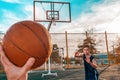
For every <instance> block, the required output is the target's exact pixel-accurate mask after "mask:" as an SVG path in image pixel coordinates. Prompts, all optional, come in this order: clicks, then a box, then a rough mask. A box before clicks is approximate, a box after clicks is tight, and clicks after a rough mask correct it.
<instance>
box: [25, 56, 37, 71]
mask: <svg viewBox="0 0 120 80" xmlns="http://www.w3.org/2000/svg"><path fill="white" fill-rule="evenodd" d="M34 62H35V58H32V57H31V58H29V59H28V60H27V62H26V64H25V65H24V66H23V72H27V71H28V70H29V69H30V68H31V66H32V65H33V64H34Z"/></svg>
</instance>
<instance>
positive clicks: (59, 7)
mask: <svg viewBox="0 0 120 80" xmlns="http://www.w3.org/2000/svg"><path fill="white" fill-rule="evenodd" d="M33 7H34V8H33V17H34V21H35V22H50V21H54V22H71V8H70V3H69V2H51V1H34V6H33Z"/></svg>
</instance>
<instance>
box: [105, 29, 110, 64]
mask: <svg viewBox="0 0 120 80" xmlns="http://www.w3.org/2000/svg"><path fill="white" fill-rule="evenodd" d="M105 41H106V49H107V54H108V64H109V65H110V59H109V56H110V55H109V50H108V40H107V32H106V31H105Z"/></svg>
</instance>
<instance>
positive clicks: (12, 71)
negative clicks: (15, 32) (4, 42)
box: [0, 45, 35, 80]
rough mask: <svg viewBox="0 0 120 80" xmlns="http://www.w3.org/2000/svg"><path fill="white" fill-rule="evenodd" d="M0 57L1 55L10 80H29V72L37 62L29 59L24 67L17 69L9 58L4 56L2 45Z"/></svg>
mask: <svg viewBox="0 0 120 80" xmlns="http://www.w3.org/2000/svg"><path fill="white" fill-rule="evenodd" d="M0 55H1V56H0V57H1V63H2V64H3V67H4V70H5V72H6V75H7V79H8V80H27V78H28V76H27V72H28V71H29V69H30V68H31V66H32V65H33V64H34V62H35V59H34V58H29V59H28V61H27V62H26V64H25V65H24V66H23V67H17V66H15V65H14V64H12V63H11V62H10V61H9V60H8V58H7V57H6V55H5V54H4V51H3V50H2V46H1V45H0Z"/></svg>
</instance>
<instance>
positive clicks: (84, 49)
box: [83, 45, 90, 55]
mask: <svg viewBox="0 0 120 80" xmlns="http://www.w3.org/2000/svg"><path fill="white" fill-rule="evenodd" d="M83 53H84V54H86V55H89V54H90V47H89V46H88V45H85V46H83Z"/></svg>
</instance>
